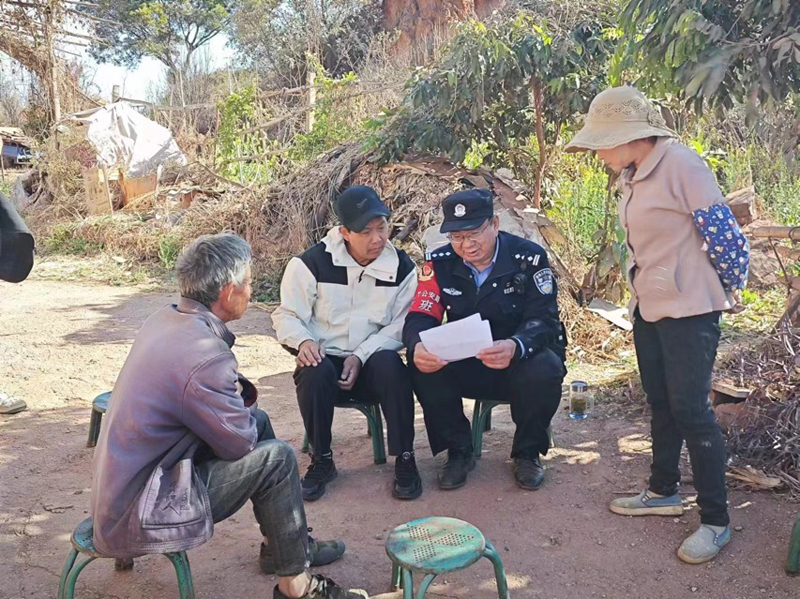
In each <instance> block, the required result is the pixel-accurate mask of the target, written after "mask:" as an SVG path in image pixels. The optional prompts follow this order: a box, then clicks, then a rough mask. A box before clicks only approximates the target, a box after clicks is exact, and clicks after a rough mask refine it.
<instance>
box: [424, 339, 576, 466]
mask: <svg viewBox="0 0 800 599" xmlns="http://www.w3.org/2000/svg"><path fill="white" fill-rule="evenodd" d="M409 365H410V366H409V367H410V368H411V372H412V379H413V381H414V391H415V392H416V394H417V399H418V400H419V403H420V405H422V411H423V413H424V414H425V428H426V429H427V431H428V441H429V442H430V445H431V451H432V452H433V455H436V454H437V453H439V452H441V451H444V450H445V449H454V450H462V451H472V434H471V432H470V431H471V427H470V423H469V420H468V419H467V417H466V416H465V415H464V406H463V404H462V398H463V397H467V398H471V399H480V400H493V401H505V402H510V403H511V418H512V420H513V421H514V424H516V431H515V433H514V444H513V445H512V449H511V457H512V458H515V457H521V456H525V455H528V456H531V457H533V456H538V454H542V455H544V454H546V453H547V449H548V447H549V439H548V437H547V427H548V426H550V420H551V419H552V418H553V415H554V414H555V413H556V410H558V404H559V402H560V401H561V383H562V381H563V380H564V376H565V375H566V369H565V368H564V363H563V362H562V360H561V358H559V357H558V356H557V355H556V354H555V353H554V352H553V351H552V350H549V349H544V350H542V351H540V352H539V353H538V354H536V355H535V356H533V357H531V358H528V359H527V360H520V361H517V362H514V363H512V364H511V366H509V367H508V368H506V369H505V370H494V369H492V368H487V367H486V366H484V365H483V363H482V362H481V361H480V360H478V359H477V358H470V359H468V360H461V361H459V362H452V363H450V364H448V365H447V366H445V367H444V368H442V369H441V370H439V371H437V372H432V373H430V374H425V373H422V372H420V371H419V370H417V368H416V366H414V363H413V360H412V359H411V358H409Z"/></svg>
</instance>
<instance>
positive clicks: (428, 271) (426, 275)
mask: <svg viewBox="0 0 800 599" xmlns="http://www.w3.org/2000/svg"><path fill="white" fill-rule="evenodd" d="M432 278H433V268H431V265H430V264H428V263H427V262H426V263H425V264H423V265H422V272H421V273H420V275H419V280H420V281H430V280H431V279H432Z"/></svg>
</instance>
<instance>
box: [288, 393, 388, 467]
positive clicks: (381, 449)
mask: <svg viewBox="0 0 800 599" xmlns="http://www.w3.org/2000/svg"><path fill="white" fill-rule="evenodd" d="M335 407H337V408H355V409H356V410H358V411H359V412H361V413H362V414H364V416H366V417H367V434H368V435H369V436H370V437H372V461H373V462H375V463H376V464H385V463H386V447H385V446H384V442H383V418H382V417H381V407H380V406H379V405H378V404H366V403H358V402H355V401H348V402H346V403H338V404H336V406H335ZM310 449H311V444H310V443H309V440H308V435H305V436H304V437H303V449H302V451H303V453H308V452H309V451H310Z"/></svg>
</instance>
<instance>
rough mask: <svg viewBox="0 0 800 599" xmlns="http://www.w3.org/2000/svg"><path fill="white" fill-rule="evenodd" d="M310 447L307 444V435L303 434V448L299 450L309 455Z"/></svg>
mask: <svg viewBox="0 0 800 599" xmlns="http://www.w3.org/2000/svg"><path fill="white" fill-rule="evenodd" d="M310 450H311V445H310V443H309V442H308V433H304V434H303V448H302V449H301V450H300V451H302V452H303V453H310Z"/></svg>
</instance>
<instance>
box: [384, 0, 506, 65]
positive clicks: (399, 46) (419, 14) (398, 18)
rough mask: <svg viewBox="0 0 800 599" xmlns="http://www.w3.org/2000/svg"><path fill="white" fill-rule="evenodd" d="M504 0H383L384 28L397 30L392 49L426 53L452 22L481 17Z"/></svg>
mask: <svg viewBox="0 0 800 599" xmlns="http://www.w3.org/2000/svg"><path fill="white" fill-rule="evenodd" d="M505 1H506V0H383V21H384V27H385V28H386V30H387V31H393V30H395V29H399V30H400V36H399V37H398V39H397V42H396V43H395V47H394V49H395V52H397V53H408V52H415V53H417V52H418V53H420V54H421V55H423V56H424V55H426V54H427V53H428V52H429V50H430V49H431V48H432V47H433V46H435V45H436V44H435V42H436V41H437V38H438V37H442V38H444V37H446V30H447V29H448V28H449V26H450V24H451V23H454V22H458V21H462V20H464V19H468V18H470V17H477V18H478V19H483V18H486V17H488V16H489V15H490V14H491V13H492V12H493V11H494V10H495V9H497V8H499V7H500V6H502V5H503V4H505Z"/></svg>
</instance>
